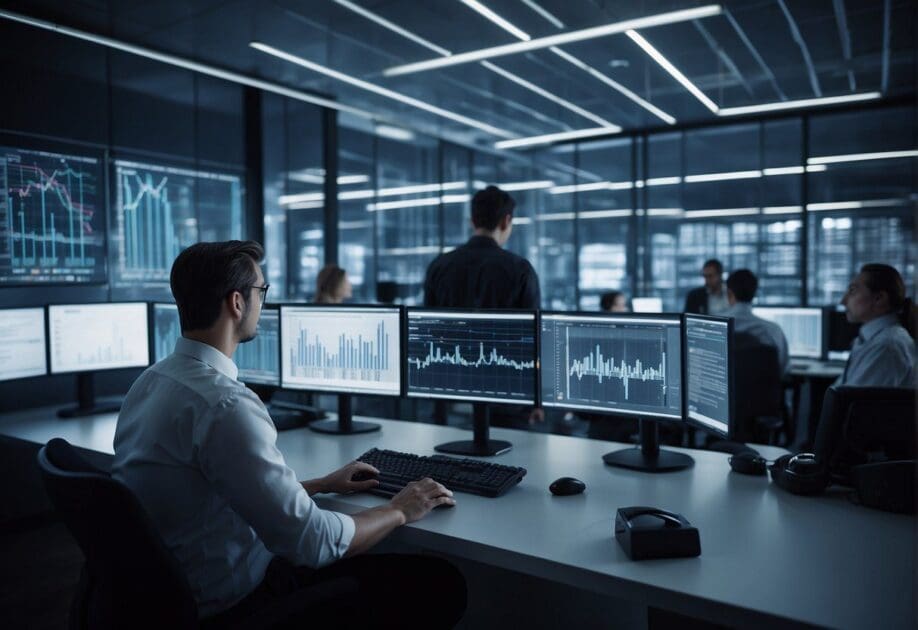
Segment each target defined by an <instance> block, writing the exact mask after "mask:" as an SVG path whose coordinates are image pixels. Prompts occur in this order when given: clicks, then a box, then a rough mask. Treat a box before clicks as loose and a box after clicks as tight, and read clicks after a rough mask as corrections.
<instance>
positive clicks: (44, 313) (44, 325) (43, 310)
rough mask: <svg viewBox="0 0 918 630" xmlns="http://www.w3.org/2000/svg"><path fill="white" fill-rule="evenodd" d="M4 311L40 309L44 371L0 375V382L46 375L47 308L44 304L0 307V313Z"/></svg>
mask: <svg viewBox="0 0 918 630" xmlns="http://www.w3.org/2000/svg"><path fill="white" fill-rule="evenodd" d="M6 311H41V316H42V322H41V323H42V326H41V329H42V333H41V334H42V335H43V342H44V352H43V353H42V356H43V357H44V365H45V371H44V372H41V373H40V374H29V375H28V376H14V377H12V378H3V377H2V376H0V383H11V382H13V381H21V380H25V379H30V378H41V377H42V376H48V374H49V369H50V367H49V360H50V356H49V354H48V347H49V346H50V341H49V339H48V313H47V309H46V308H45V307H44V306H14V307H10V308H0V313H3V312H6Z"/></svg>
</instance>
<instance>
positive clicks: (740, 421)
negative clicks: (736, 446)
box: [731, 333, 786, 444]
mask: <svg viewBox="0 0 918 630" xmlns="http://www.w3.org/2000/svg"><path fill="white" fill-rule="evenodd" d="M733 344H734V345H733V348H734V350H733V356H734V364H735V365H736V368H735V370H734V376H733V378H734V400H735V424H734V434H733V435H732V436H731V438H732V439H733V440H735V441H738V442H757V443H760V444H762V443H764V444H777V443H778V436H779V434H780V432H781V430H782V429H783V428H784V426H785V418H786V411H785V408H784V400H783V397H784V387H783V385H782V383H781V368H780V366H779V364H778V350H777V348H775V347H774V346H772V345H767V344H763V343H762V342H761V341H759V340H758V339H757V338H755V337H753V336H752V335H749V334H747V333H736V334H735V335H734V336H733Z"/></svg>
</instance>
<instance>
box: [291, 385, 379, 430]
mask: <svg viewBox="0 0 918 630" xmlns="http://www.w3.org/2000/svg"><path fill="white" fill-rule="evenodd" d="M309 428H310V429H312V430H313V431H316V432H318V433H331V434H334V435H353V434H355V433H370V432H371V431H379V428H380V427H379V425H378V424H376V423H373V422H361V421H359V420H354V416H353V414H352V413H351V396H350V394H339V395H338V419H337V420H319V421H317V422H312V423H310V425H309Z"/></svg>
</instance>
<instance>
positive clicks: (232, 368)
mask: <svg viewBox="0 0 918 630" xmlns="http://www.w3.org/2000/svg"><path fill="white" fill-rule="evenodd" d="M175 353H176V354H183V355H185V356H186V357H191V358H192V359H197V360H198V361H200V362H201V363H206V364H207V365H209V366H210V367H212V368H213V369H215V370H217V371H218V372H220V373H221V374H223V375H224V376H228V377H230V378H231V379H233V380H234V381H235V380H236V377H237V376H239V368H238V367H236V364H235V363H233V360H232V359H230V358H229V357H228V356H226V355H225V354H223V353H222V352H220V351H219V350H217V349H216V348H214V347H213V346H211V345H209V344H206V343H201V342H200V341H194V340H193V339H187V338H185V337H179V338H178V340H177V341H176V342H175Z"/></svg>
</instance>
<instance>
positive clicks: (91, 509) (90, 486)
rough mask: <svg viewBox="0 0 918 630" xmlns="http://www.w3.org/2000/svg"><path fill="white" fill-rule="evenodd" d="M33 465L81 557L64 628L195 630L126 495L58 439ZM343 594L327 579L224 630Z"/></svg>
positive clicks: (191, 604)
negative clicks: (84, 561)
mask: <svg viewBox="0 0 918 630" xmlns="http://www.w3.org/2000/svg"><path fill="white" fill-rule="evenodd" d="M38 465H39V468H40V469H41V476H42V480H43V481H44V485H45V489H46V491H47V493H48V496H49V498H50V499H51V503H52V504H53V505H54V508H55V510H56V511H57V512H58V514H59V515H60V517H61V519H62V520H63V521H64V524H65V525H66V526H67V529H68V530H69V531H70V533H71V534H72V535H73V537H74V538H75V539H76V541H77V544H78V545H79V546H80V549H81V550H82V551H83V555H84V556H85V558H86V563H85V564H84V566H83V572H82V575H81V576H80V584H79V586H78V588H77V593H76V595H75V597H74V601H73V604H72V606H71V610H70V623H69V629H70V630H90V629H92V630H97V629H108V628H171V629H176V630H184V629H191V628H198V627H199V620H198V609H197V605H196V603H195V600H194V596H193V594H192V592H191V588H190V586H189V585H188V581H187V580H186V579H185V575H184V573H183V572H182V570H181V568H180V567H179V565H178V562H177V561H176V559H175V557H174V556H173V555H172V553H171V552H170V551H169V549H168V548H167V547H166V546H165V544H164V543H163V541H162V539H161V538H160V536H159V533H158V532H157V531H156V530H155V528H154V526H153V523H152V521H151V520H150V517H149V515H148V514H147V513H146V511H145V510H144V509H143V507H142V506H141V505H140V502H139V501H138V500H137V497H136V496H134V494H133V493H132V492H131V491H130V489H128V488H127V487H126V486H125V485H123V484H121V483H120V482H118V481H116V480H115V479H112V477H111V476H110V475H109V474H107V473H105V472H104V471H101V470H99V469H97V468H96V467H94V466H92V465H91V464H90V463H89V462H87V461H86V460H85V459H84V458H83V457H82V456H81V455H80V454H79V453H78V452H77V451H76V449H74V448H73V446H71V445H70V444H69V443H68V442H67V441H66V440H62V439H60V438H54V439H53V440H51V441H50V442H48V443H47V444H46V445H45V446H43V447H42V448H41V450H40V451H39V452H38ZM348 592H356V583H353V582H351V581H350V580H344V579H342V580H330V581H328V582H324V583H321V584H318V585H316V586H315V587H311V588H309V589H308V590H301V591H298V592H297V593H295V594H293V595H291V596H290V597H288V598H287V599H282V600H281V601H279V602H277V603H276V605H274V604H272V606H271V608H270V609H268V610H265V611H261V610H259V611H258V612H257V618H251V619H245V620H241V621H239V622H237V623H235V624H234V625H232V626H231V627H233V628H240V629H241V628H268V627H271V626H272V625H274V624H278V623H282V622H284V621H285V620H289V619H291V618H293V617H294V616H295V615H296V614H297V613H299V612H303V611H304V610H305V609H306V608H309V607H312V606H316V605H320V604H321V602H323V601H325V600H327V599H330V598H332V597H339V596H341V595H343V594H346V593H348ZM205 623H206V620H205Z"/></svg>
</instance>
